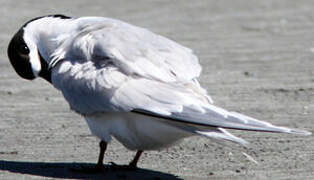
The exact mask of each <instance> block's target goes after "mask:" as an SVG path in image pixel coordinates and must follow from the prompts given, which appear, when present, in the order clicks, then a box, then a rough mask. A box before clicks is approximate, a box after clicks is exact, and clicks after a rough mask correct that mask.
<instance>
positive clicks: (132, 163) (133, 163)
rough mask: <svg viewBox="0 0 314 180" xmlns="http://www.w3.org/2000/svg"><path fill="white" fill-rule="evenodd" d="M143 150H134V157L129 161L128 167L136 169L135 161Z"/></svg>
mask: <svg viewBox="0 0 314 180" xmlns="http://www.w3.org/2000/svg"><path fill="white" fill-rule="evenodd" d="M142 153H143V151H142V150H139V151H137V152H136V155H135V156H134V159H133V160H132V161H131V162H130V163H129V168H130V169H136V168H137V166H136V165H137V162H138V160H139V159H140V157H141V155H142Z"/></svg>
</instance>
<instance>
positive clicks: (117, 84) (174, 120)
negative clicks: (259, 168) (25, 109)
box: [7, 14, 311, 169]
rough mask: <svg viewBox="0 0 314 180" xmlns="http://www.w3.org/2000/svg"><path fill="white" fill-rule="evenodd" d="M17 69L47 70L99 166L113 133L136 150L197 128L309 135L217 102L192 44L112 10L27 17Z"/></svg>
mask: <svg viewBox="0 0 314 180" xmlns="http://www.w3.org/2000/svg"><path fill="white" fill-rule="evenodd" d="M7 53H8V58H9V61H10V63H11V64H12V66H13V68H14V70H15V71H16V73H17V74H18V75H19V76H20V77H22V78H24V79H27V80H33V79H35V78H37V77H41V78H43V79H45V80H47V81H48V82H49V83H50V84H52V85H53V86H54V87H55V88H56V89H58V90H60V91H61V92H62V95H63V96H64V98H65V100H66V101H67V102H68V104H69V107H70V109H71V110H73V111H74V112H76V113H78V114H80V115H81V116H82V117H84V119H85V120H86V122H87V125H88V127H89V129H90V131H91V133H92V134H93V135H94V136H96V137H98V138H99V139H100V143H99V147H100V151H99V157H98V161H97V164H96V166H95V169H103V167H104V165H103V163H104V162H103V160H104V154H105V151H106V149H107V145H108V143H109V142H110V141H111V139H112V137H114V138H115V139H117V140H118V141H119V142H120V143H121V144H122V145H123V146H125V147H126V148H127V149H129V150H133V151H136V155H135V157H134V158H133V160H132V161H131V162H130V163H129V164H128V165H126V167H127V168H129V169H136V168H137V163H138V161H139V158H140V156H141V154H142V152H143V151H148V150H160V149H163V148H167V147H170V146H172V145H176V144H178V143H180V142H181V141H182V139H184V138H188V137H191V136H201V137H206V138H209V139H211V140H214V141H221V140H226V141H231V142H235V143H239V144H242V145H245V144H247V141H245V140H244V139H242V138H239V137H236V136H234V135H233V134H231V133H230V132H228V131H227V130H228V129H235V130H243V131H261V132H274V133H289V134H299V135H310V134H311V132H308V131H305V130H299V129H293V128H288V127H282V126H276V125H273V124H271V123H269V122H266V121H261V120H257V119H255V118H252V117H249V116H247V115H243V114H240V113H238V112H234V111H228V110H225V109H223V108H221V107H218V106H216V105H214V103H213V100H212V98H211V97H210V96H209V95H208V93H207V91H206V89H204V88H203V87H202V86H201V85H200V83H199V81H198V78H199V76H200V75H201V70H202V67H201V65H200V63H199V59H198V57H197V56H196V55H195V54H194V52H193V51H192V50H191V49H190V48H187V47H185V46H183V45H180V44H179V43H176V42H175V41H173V40H170V39H169V38H166V37H164V36H161V35H158V34H156V33H153V32H152V31H150V30H148V29H146V28H142V27H138V26H135V25H131V24H129V23H127V22H124V21H121V20H118V19H113V18H107V17H94V16H88V17H70V16H66V15H62V14H53V15H45V16H40V17H36V18H34V19H31V20H29V21H27V22H26V23H25V24H24V25H23V26H22V27H21V28H20V29H19V30H18V31H17V32H16V33H15V34H14V36H13V38H12V39H11V41H10V43H9V45H8V50H7Z"/></svg>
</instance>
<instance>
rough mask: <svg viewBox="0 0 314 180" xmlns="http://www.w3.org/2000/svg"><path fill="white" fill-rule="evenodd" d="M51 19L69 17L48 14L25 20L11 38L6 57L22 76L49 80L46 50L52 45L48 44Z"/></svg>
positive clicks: (30, 78) (29, 78)
mask: <svg viewBox="0 0 314 180" xmlns="http://www.w3.org/2000/svg"><path fill="white" fill-rule="evenodd" d="M53 19H70V17H67V16H64V15H48V16H42V17H37V18H34V19H32V20H30V21H28V22H26V23H25V24H24V25H23V26H22V27H21V28H20V29H19V30H18V32H17V33H16V34H15V35H14V36H13V38H12V39H11V41H10V43H9V46H8V57H9V60H10V62H11V64H12V66H13V67H14V69H15V71H16V73H17V74H18V75H19V76H21V77H22V78H24V79H28V80H33V79H35V78H36V77H38V76H40V77H42V78H44V79H46V80H47V81H49V82H51V79H50V72H49V68H48V58H49V55H48V53H49V52H48V51H49V48H50V47H51V46H52V45H49V43H50V42H49V41H50V40H51V37H49V35H50V34H51V29H50V26H52V25H51V24H52V23H53ZM49 33H50V34H49ZM45 38H47V39H45ZM49 38H50V39H49ZM45 43H48V44H45Z"/></svg>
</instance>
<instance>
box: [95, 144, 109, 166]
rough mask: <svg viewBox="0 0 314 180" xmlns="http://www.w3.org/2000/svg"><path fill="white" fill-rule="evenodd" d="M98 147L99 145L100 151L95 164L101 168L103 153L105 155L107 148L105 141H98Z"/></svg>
mask: <svg viewBox="0 0 314 180" xmlns="http://www.w3.org/2000/svg"><path fill="white" fill-rule="evenodd" d="M99 147H100V152H99V156H98V162H97V165H96V169H99V170H101V169H103V168H104V164H103V161H104V155H105V151H106V149H107V143H106V142H105V141H100V143H99Z"/></svg>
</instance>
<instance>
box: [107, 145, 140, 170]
mask: <svg viewBox="0 0 314 180" xmlns="http://www.w3.org/2000/svg"><path fill="white" fill-rule="evenodd" d="M142 153H143V151H142V150H139V151H137V152H136V155H135V156H134V158H133V160H132V161H131V162H130V163H129V165H118V164H116V163H114V162H111V168H113V169H116V170H125V171H134V170H136V168H137V166H136V165H137V162H138V160H139V159H140V157H141V155H142Z"/></svg>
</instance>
